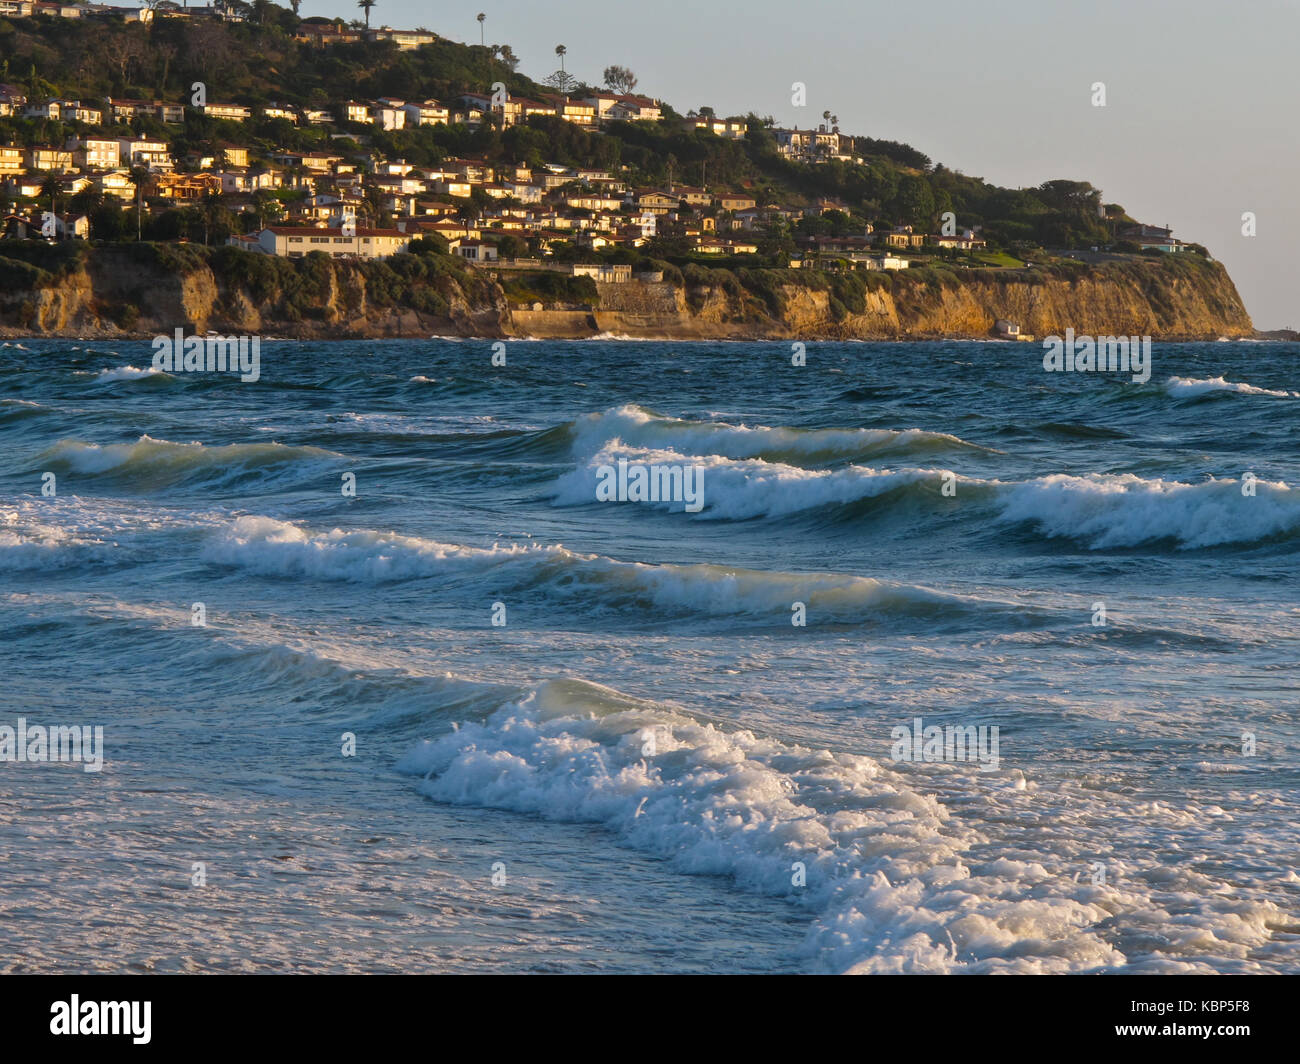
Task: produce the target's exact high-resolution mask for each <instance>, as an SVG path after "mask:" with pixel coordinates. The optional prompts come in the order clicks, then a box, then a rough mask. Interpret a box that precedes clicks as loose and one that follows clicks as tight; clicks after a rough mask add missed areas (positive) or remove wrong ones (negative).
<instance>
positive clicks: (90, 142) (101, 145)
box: [68, 137, 121, 170]
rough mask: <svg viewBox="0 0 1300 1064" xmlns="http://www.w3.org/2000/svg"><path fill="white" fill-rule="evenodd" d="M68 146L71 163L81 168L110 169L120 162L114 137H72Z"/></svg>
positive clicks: (118, 146) (119, 149)
mask: <svg viewBox="0 0 1300 1064" xmlns="http://www.w3.org/2000/svg"><path fill="white" fill-rule="evenodd" d="M68 147H69V148H71V149H72V161H73V163H74V164H75V165H77V166H79V167H81V169H83V170H112V169H113V168H114V167H116V166H117V165H118V164H119V163H120V162H121V154H120V152H121V146H120V145H119V143H118V141H117V138H116V137H72V138H71V139H70V140H69V141H68Z"/></svg>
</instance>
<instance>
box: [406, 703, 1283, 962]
mask: <svg viewBox="0 0 1300 1064" xmlns="http://www.w3.org/2000/svg"><path fill="white" fill-rule="evenodd" d="M397 767H398V770H399V771H401V772H403V773H406V774H408V775H412V776H418V777H420V782H419V784H418V787H419V789H420V791H421V792H422V793H424V794H425V795H427V796H428V797H429V798H431V799H434V800H436V801H440V802H447V803H452V804H458V805H473V806H481V807H489V808H496V809H506V810H513V811H515V812H520V813H526V814H529V815H534V816H541V817H544V818H547V819H551V820H557V821H566V822H579V823H596V824H600V825H602V826H604V827H605V828H606V829H607V830H608V831H610V832H611V833H612V834H613V835H614V836H616V837H617V838H618V839H619V840H620V841H621V842H623V843H624V844H625V845H630V846H632V847H635V848H637V849H639V850H642V851H645V852H649V853H652V854H655V855H657V856H659V857H662V858H664V859H666V860H669V861H671V862H672V865H673V866H674V867H676V868H677V869H679V870H680V871H682V872H685V873H689V874H697V875H717V876H725V877H728V878H729V879H731V880H732V881H733V882H734V883H735V884H736V885H737V886H738V887H740V888H742V889H745V890H749V891H753V892H758V893H763V894H768V895H773V896H777V897H784V898H787V899H789V900H790V901H791V902H793V903H795V904H799V905H802V906H803V907H805V908H806V909H807V910H808V911H809V912H810V914H811V915H812V917H813V922H812V926H811V928H810V931H809V934H808V938H807V940H806V942H805V945H804V953H805V954H806V955H807V956H808V957H809V958H810V959H811V960H812V962H813V963H814V964H815V965H816V966H817V967H818V968H821V969H823V970H829V971H837V972H862V973H898V972H913V973H958V972H964V973H1018V974H1028V973H1064V972H1096V971H1120V970H1127V971H1142V970H1146V971H1160V970H1162V971H1182V972H1197V971H1208V970H1210V966H1209V964H1207V963H1205V962H1206V961H1208V960H1210V959H1213V958H1215V957H1222V956H1234V957H1236V956H1241V955H1243V954H1244V952H1245V951H1246V950H1248V949H1250V948H1252V947H1257V946H1262V945H1265V944H1266V943H1267V942H1268V941H1269V937H1270V934H1269V931H1268V925H1269V923H1270V922H1272V923H1273V924H1276V923H1277V922H1278V920H1279V919H1280V918H1281V916H1282V915H1283V914H1282V913H1281V911H1280V910H1278V909H1277V907H1276V906H1275V905H1273V904H1272V903H1271V902H1268V901H1266V900H1260V901H1256V900H1248V899H1244V898H1240V897H1237V896H1236V895H1235V894H1234V892H1232V891H1227V890H1224V891H1222V892H1215V891H1211V890H1206V889H1204V888H1203V887H1202V886H1201V885H1200V884H1199V882H1198V883H1197V884H1190V883H1189V882H1188V880H1189V877H1190V878H1192V879H1195V878H1197V874H1196V873H1194V872H1187V871H1181V870H1173V869H1169V868H1167V867H1163V866H1162V865H1161V863H1160V858H1159V855H1154V856H1153V857H1152V858H1151V859H1150V861H1149V862H1148V864H1149V865H1150V867H1138V865H1137V860H1136V859H1135V860H1134V861H1133V862H1132V863H1129V864H1126V865H1125V866H1124V872H1125V873H1126V874H1125V876H1124V878H1123V879H1122V880H1120V882H1119V883H1112V884H1110V885H1108V886H1106V887H1098V886H1094V885H1093V884H1092V883H1091V880H1090V879H1089V877H1087V876H1086V875H1085V876H1084V877H1083V879H1082V881H1080V878H1079V875H1078V872H1077V869H1078V868H1079V866H1080V861H1079V859H1078V854H1077V850H1076V848H1075V847H1074V845H1073V844H1067V845H1064V846H1059V847H1057V848H1056V852H1055V853H1053V852H1051V851H1052V847H1053V844H1052V842H1051V841H1050V840H1051V839H1052V838H1053V836H1052V835H1051V834H1050V833H1048V834H1043V833H1039V834H1036V836H1035V837H1036V838H1039V835H1042V837H1043V838H1046V839H1047V840H1049V841H1047V842H1046V843H1045V844H1042V840H1041V839H1040V845H1039V846H1038V848H1037V851H1036V853H1034V854H1032V855H1031V854H1028V853H1025V852H1024V851H1023V850H1022V849H1021V848H1020V847H1018V846H1016V845H1014V844H1007V843H1005V842H995V841H994V840H992V839H990V837H989V836H988V834H987V833H988V832H989V831H990V830H991V828H990V827H989V823H990V821H989V819H988V817H990V816H992V815H994V814H995V813H996V814H997V815H998V816H1000V817H1003V818H1010V819H1013V820H1014V818H1015V817H1016V816H1017V815H1021V814H1023V815H1025V816H1029V815H1030V812H1029V811H1030V810H1032V811H1033V812H1032V815H1033V817H1034V818H1035V821H1036V822H1043V823H1050V822H1051V820H1052V817H1053V815H1054V814H1055V815H1056V816H1061V817H1064V816H1069V817H1071V818H1077V817H1080V816H1082V815H1083V814H1082V813H1081V809H1082V808H1083V807H1084V806H1085V805H1086V804H1091V806H1093V807H1094V808H1091V809H1090V810H1089V813H1090V814H1091V815H1092V816H1094V817H1095V818H1096V819H1098V820H1099V821H1101V822H1103V823H1109V824H1110V825H1111V826H1112V827H1113V828H1115V830H1117V831H1118V830H1128V829H1133V828H1134V825H1135V824H1137V825H1138V826H1139V827H1140V826H1141V825H1145V829H1144V830H1146V831H1147V832H1148V833H1149V832H1153V831H1162V830H1167V829H1170V828H1171V827H1173V826H1174V825H1176V824H1182V823H1183V822H1184V821H1183V819H1182V818H1184V817H1185V815H1186V811H1185V810H1182V809H1179V810H1165V809H1162V808H1161V807H1160V806H1159V803H1156V804H1155V805H1154V806H1153V805H1151V804H1150V803H1148V804H1146V805H1144V806H1143V807H1142V808H1141V809H1140V810H1138V809H1135V810H1133V811H1132V812H1131V813H1129V814H1126V813H1125V811H1124V810H1123V809H1116V808H1115V807H1114V803H1113V802H1103V801H1100V800H1096V799H1092V798H1088V797H1086V796H1083V795H1080V796H1076V797H1075V798H1074V799H1072V800H1071V802H1068V803H1067V802H1063V801H1059V800H1055V799H1057V798H1058V796H1056V795H1052V794H1049V793H1047V792H1046V791H1044V790H1042V789H1040V786H1039V785H1038V784H1037V783H1035V782H1033V781H1027V780H1026V779H1025V778H1024V777H1023V775H1022V774H1021V773H1020V772H1019V770H1014V769H1013V770H1002V771H999V772H998V773H992V774H981V773H978V772H977V771H976V770H975V769H974V768H973V767H969V766H945V768H948V769H950V770H952V771H951V772H950V773H949V774H948V776H947V777H946V778H947V780H948V783H947V786H948V787H949V788H950V789H951V790H954V791H956V792H957V793H959V794H960V793H963V792H964V793H966V795H967V797H966V801H967V802H969V801H970V800H971V799H972V798H974V800H975V801H977V802H978V803H980V804H981V805H982V806H984V807H986V816H985V818H983V819H982V820H980V821H975V820H971V819H967V818H964V817H963V818H959V817H956V816H954V815H953V814H952V812H951V811H950V810H949V808H948V807H947V806H946V805H945V804H944V802H943V801H941V800H940V798H939V797H938V796H937V795H936V794H935V793H930V788H928V787H926V785H925V783H912V782H911V781H909V779H908V776H907V773H906V772H904V771H895V770H894V769H893V768H892V767H889V766H888V764H887V763H884V762H881V761H878V760H876V759H873V758H871V757H866V756H862V755H857V754H848V753H842V752H832V751H830V750H827V749H817V748H814V747H809V746H803V745H797V744H793V743H787V742H782V741H778V740H776V739H773V738H768V737H764V736H761V735H757V734H755V733H753V732H750V731H742V730H731V729H728V728H724V727H722V726H720V725H718V724H716V723H713V722H710V721H708V720H707V719H704V718H699V717H697V716H694V715H692V714H689V713H687V712H684V711H681V710H678V709H677V708H676V707H673V706H669V705H666V704H662V703H654V702H649V701H645V700H640V699H635V698H630V697H628V696H626V695H624V694H622V693H620V692H618V691H614V690H612V689H610V688H607V687H602V686H600V685H597V684H593V683H588V682H586V681H582V680H576V679H575V680H552V681H548V682H546V683H543V684H542V685H540V686H539V687H537V688H536V689H535V690H534V691H532V692H531V693H529V694H528V695H526V696H525V697H524V698H522V699H520V700H518V701H515V702H510V703H507V704H505V705H503V706H502V707H501V708H500V709H498V710H497V711H496V712H495V713H493V714H491V715H490V716H488V717H487V718H486V719H479V720H470V721H466V722H464V723H462V724H461V725H460V726H459V727H457V728H456V729H455V730H454V731H452V732H450V733H448V734H445V735H442V736H441V737H438V738H435V739H431V740H425V741H424V742H421V743H419V744H418V745H417V746H415V747H414V748H412V749H411V750H410V751H409V752H408V753H407V754H406V755H405V756H404V757H403V758H402V759H401V761H400V762H399V763H398V766H397ZM967 769H969V772H967ZM1054 800H1055V801H1054ZM1067 811H1068V812H1067ZM1107 817H1109V820H1107V819H1106V818H1107ZM1125 821H1130V822H1128V823H1126V822H1125ZM976 823H979V824H981V825H982V826H981V827H980V828H978V829H977V828H976V827H975V826H974V825H975V824H976ZM1121 825H1122V826H1121ZM1058 837H1061V838H1069V837H1071V835H1070V832H1069V831H1064V832H1060V833H1058ZM1045 850H1046V851H1047V852H1046V853H1045V852H1044V851H1045ZM1139 852H1140V851H1139ZM1071 865H1073V866H1074V867H1075V869H1076V872H1075V875H1074V876H1073V877H1071V876H1070V875H1069V874H1068V869H1069V867H1070V866H1071ZM801 875H802V877H804V878H803V880H802V881H801V880H800V876H801ZM1201 878H1203V877H1201ZM1193 902H1194V904H1189V903H1193ZM1169 911H1178V912H1180V913H1181V915H1180V916H1179V917H1178V918H1177V919H1176V920H1175V919H1173V918H1171V917H1169ZM1124 922H1129V923H1132V924H1133V925H1134V926H1135V927H1136V928H1137V930H1138V931H1139V932H1140V934H1138V935H1136V936H1134V937H1135V939H1136V942H1137V943H1140V945H1138V946H1137V948H1136V949H1135V950H1134V951H1132V952H1133V955H1132V956H1130V955H1127V954H1126V953H1125V952H1123V951H1122V950H1121V949H1120V948H1118V947H1117V944H1116V939H1118V938H1120V931H1119V930H1117V928H1116V926H1115V925H1116V924H1120V923H1124Z"/></svg>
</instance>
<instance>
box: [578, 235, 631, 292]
mask: <svg viewBox="0 0 1300 1064" xmlns="http://www.w3.org/2000/svg"><path fill="white" fill-rule="evenodd" d="M593 239H594V240H597V241H599V240H602V238H601V237H595V238H593ZM604 243H608V241H604ZM593 246H594V244H593ZM570 269H571V270H572V271H573V276H574V277H590V278H591V279H592V280H593V281H600V282H601V283H602V284H622V283H624V282H625V281H630V280H632V267H631V266H626V265H619V264H611V263H600V264H596V265H593V264H591V263H583V262H575V263H574V264H573V265H572V266H571V267H570Z"/></svg>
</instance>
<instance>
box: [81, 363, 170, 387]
mask: <svg viewBox="0 0 1300 1064" xmlns="http://www.w3.org/2000/svg"><path fill="white" fill-rule="evenodd" d="M145 377H166V378H167V379H168V380H175V378H174V377H172V375H171V374H169V373H167V372H165V371H163V370H160V369H155V368H154V367H153V366H147V367H145V368H144V369H140V368H139V367H138V366H113V367H110V368H109V369H101V370H100V371H99V374H98V376H96V377H95V381H96V382H97V383H99V384H107V383H108V382H109V381H134V380H141V379H143V378H145Z"/></svg>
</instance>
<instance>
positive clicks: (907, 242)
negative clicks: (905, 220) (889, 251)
mask: <svg viewBox="0 0 1300 1064" xmlns="http://www.w3.org/2000/svg"><path fill="white" fill-rule="evenodd" d="M882 240H883V241H884V244H885V246H886V247H891V248H903V249H907V248H919V247H923V246H924V245H925V234H924V233H914V232H913V231H912V227H911V226H910V225H898V226H895V227H894V228H893V229H891V230H890V231H889V232H888V233H885V234H884V236H883V237H882Z"/></svg>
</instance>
